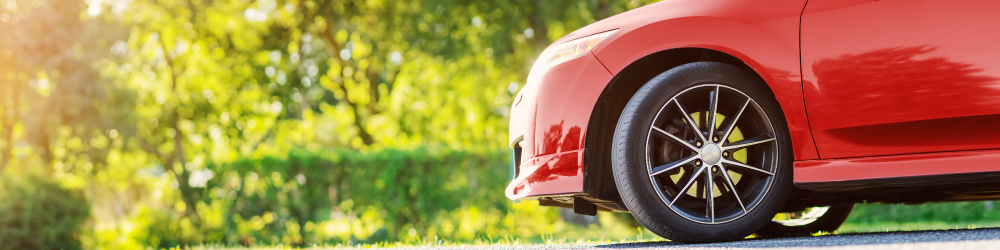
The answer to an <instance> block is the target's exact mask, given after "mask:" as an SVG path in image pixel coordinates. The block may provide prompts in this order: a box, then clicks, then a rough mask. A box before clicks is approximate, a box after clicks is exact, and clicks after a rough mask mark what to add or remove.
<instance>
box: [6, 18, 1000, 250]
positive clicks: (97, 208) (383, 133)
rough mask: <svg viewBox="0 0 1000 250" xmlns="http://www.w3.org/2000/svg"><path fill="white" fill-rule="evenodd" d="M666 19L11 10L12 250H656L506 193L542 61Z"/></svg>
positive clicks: (858, 226) (985, 213)
mask: <svg viewBox="0 0 1000 250" xmlns="http://www.w3.org/2000/svg"><path fill="white" fill-rule="evenodd" d="M650 2H654V1H650V0H641V1H640V0H579V1H570V0H559V1H530V0H504V1H471V0H257V1H253V0H83V1H80V0H0V215H2V216H0V242H3V244H5V245H4V246H2V247H3V248H11V249H22V248H23V249H46V248H49V249H60V248H62V249H74V248H86V249H95V248H98V249H144V248H150V247H151V248H170V247H175V246H199V245H202V246H204V245H224V246H274V245H284V246H314V245H319V246H336V245H342V246H355V245H358V244H376V243H381V244H395V243H394V242H401V243H406V244H412V243H414V242H424V243H426V242H452V243H456V244H458V243H484V242H485V243H487V244H490V243H498V242H501V243H543V242H552V241H554V240H556V241H570V242H576V241H579V240H604V239H636V240H646V239H648V240H658V239H660V238H658V237H656V236H655V235H652V234H651V233H649V232H648V231H645V230H643V229H641V228H639V227H640V225H639V224H638V223H637V222H636V221H635V220H634V219H632V218H631V216H630V215H628V214H621V213H619V214H612V213H601V214H599V215H598V216H597V217H586V216H577V215H573V214H572V213H571V212H567V211H565V210H560V209H558V208H549V207H539V206H538V205H537V202H532V201H527V202H519V203H515V202H511V201H509V200H507V199H506V197H504V194H503V190H504V187H505V186H506V184H507V183H508V181H509V180H510V178H511V174H512V173H511V172H510V168H509V164H510V155H509V154H510V153H509V152H508V149H507V148H506V147H505V145H504V144H505V142H506V140H507V125H508V115H509V106H510V103H511V100H512V97H513V96H514V95H515V94H516V93H517V91H518V89H519V88H520V87H521V86H523V85H524V80H525V78H526V77H527V73H528V70H529V68H530V66H531V64H532V63H533V60H534V58H535V57H536V56H537V54H539V53H540V52H541V50H542V49H544V48H545V47H546V46H547V45H548V44H550V43H551V42H552V41H554V40H556V39H558V38H559V37H561V36H563V35H565V34H567V33H568V32H571V31H573V30H575V29H578V28H580V27H583V26H584V25H587V24H589V23H592V22H594V21H597V20H600V19H603V18H606V17H608V16H611V15H615V14H618V13H621V12H624V11H627V10H630V9H634V8H637V7H640V6H643V5H646V4H649V3H650ZM991 225H993V226H997V225H1000V212H998V211H995V209H994V207H993V203H992V202H964V203H943V204H925V205H877V204H863V205H859V207H858V208H857V210H855V213H854V214H853V215H852V217H851V218H850V219H849V222H848V224H847V225H845V227H844V228H843V230H846V231H852V232H863V231H884V230H920V229H939V228H954V227H962V228H965V227H979V226H991Z"/></svg>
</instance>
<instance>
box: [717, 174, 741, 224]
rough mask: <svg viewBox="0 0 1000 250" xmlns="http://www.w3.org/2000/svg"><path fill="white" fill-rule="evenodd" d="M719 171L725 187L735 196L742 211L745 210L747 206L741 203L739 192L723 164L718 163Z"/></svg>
mask: <svg viewBox="0 0 1000 250" xmlns="http://www.w3.org/2000/svg"><path fill="white" fill-rule="evenodd" d="M719 171H720V172H722V178H723V179H726V182H725V184H726V187H727V188H729V192H730V193H732V194H733V197H736V203H739V204H740V208H743V212H744V213H746V212H747V207H746V206H745V205H743V200H742V199H740V192H739V191H736V184H733V179H730V178H729V171H726V167H725V166H723V164H719Z"/></svg>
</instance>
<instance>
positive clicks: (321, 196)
mask: <svg viewBox="0 0 1000 250" xmlns="http://www.w3.org/2000/svg"><path fill="white" fill-rule="evenodd" d="M509 158H510V157H509V155H508V152H466V151H451V150H430V149H416V150H409V151H403V150H395V149H385V150H380V151H373V152H367V153H360V152H356V151H344V150H337V151H323V152H314V151H305V150H293V151H291V152H289V153H288V154H287V155H286V156H284V157H270V156H267V157H259V158H244V159H239V160H237V161H234V162H231V163H221V164H209V165H208V166H207V168H206V169H208V170H210V171H211V172H212V175H213V177H212V179H210V180H209V181H208V182H207V183H206V185H205V187H204V188H200V192H198V193H197V196H198V197H193V198H194V199H195V200H198V201H200V202H199V205H198V208H197V211H198V214H199V216H200V217H201V221H200V223H196V224H197V226H195V227H194V228H192V229H191V230H197V231H199V232H200V233H184V232H173V233H172V235H156V234H158V233H157V232H159V233H164V232H167V231H169V230H153V231H155V232H153V231H151V232H150V233H152V234H154V235H151V236H152V238H155V241H156V242H150V241H147V243H151V244H152V245H155V246H158V247H172V246H177V245H186V244H198V243H222V244H240V245H268V244H286V245H311V244H323V243H326V244H331V243H332V244H336V243H349V244H350V243H359V242H381V241H395V240H407V239H414V238H419V237H425V236H427V235H435V236H441V237H447V238H449V239H457V240H460V239H472V238H476V237H486V236H487V235H488V234H491V233H492V234H494V235H498V234H502V233H505V232H506V231H503V230H505V229H507V228H509V227H512V226H513V225H511V224H512V222H511V220H512V219H510V218H508V217H509V216H508V214H509V212H510V211H511V209H510V206H511V205H512V203H511V202H510V201H509V200H507V198H506V197H505V196H504V192H503V190H504V188H505V186H506V184H507V183H508V182H509V180H510V170H509V165H508V164H510V163H509V161H510V159H509ZM502 220H506V222H504V221H502ZM160 222H166V223H177V222H176V220H160ZM505 223H506V224H505ZM505 225H506V226H505ZM153 227H154V228H184V227H182V226H168V225H160V226H156V225H154V226H153ZM183 235H194V236H191V237H184V236H183Z"/></svg>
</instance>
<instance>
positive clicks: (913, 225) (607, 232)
mask: <svg viewBox="0 0 1000 250" xmlns="http://www.w3.org/2000/svg"><path fill="white" fill-rule="evenodd" d="M616 217H618V218H616ZM598 221H599V223H597V224H592V225H589V226H578V225H573V224H568V223H563V224H565V225H564V226H560V227H556V228H557V230H554V232H542V233H540V234H536V235H531V236H519V235H505V236H487V237H481V238H478V239H475V240H472V241H451V240H446V239H438V238H435V237H431V238H421V239H419V240H417V241H409V242H383V243H376V244H360V245H317V246H311V247H308V248H301V249H346V248H352V249H356V248H403V247H405V248H413V247H442V246H519V245H535V244H546V245H548V244H574V245H577V244H578V245H594V244H618V243H635V242H647V241H663V240H665V239H663V238H661V237H659V236H657V235H655V234H653V233H652V232H650V231H648V230H646V229H644V228H639V227H635V226H636V224H634V223H630V222H629V221H628V220H622V218H621V217H620V216H615V215H612V214H607V213H601V215H599V217H598ZM992 227H1000V209H996V210H994V209H993V207H992V204H991V203H990V204H987V203H985V202H950V203H930V204H923V205H893V204H889V205H882V204H858V205H857V206H856V208H855V211H854V212H853V213H852V214H851V217H850V218H848V220H847V223H845V224H844V225H843V226H841V227H840V229H839V230H838V231H836V232H833V233H830V234H852V233H871V232H896V231H921V230H949V229H975V228H992ZM185 249H300V248H290V247H286V246H280V245H279V246H267V247H232V246H214V245H204V246H197V247H192V248H185Z"/></svg>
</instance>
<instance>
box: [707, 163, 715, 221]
mask: <svg viewBox="0 0 1000 250" xmlns="http://www.w3.org/2000/svg"><path fill="white" fill-rule="evenodd" d="M713 196H715V194H714V193H713V191H712V171H706V172H705V202H707V203H708V204H707V206H705V208H707V209H708V213H706V214H708V218H709V219H711V220H712V222H715V197H713Z"/></svg>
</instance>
